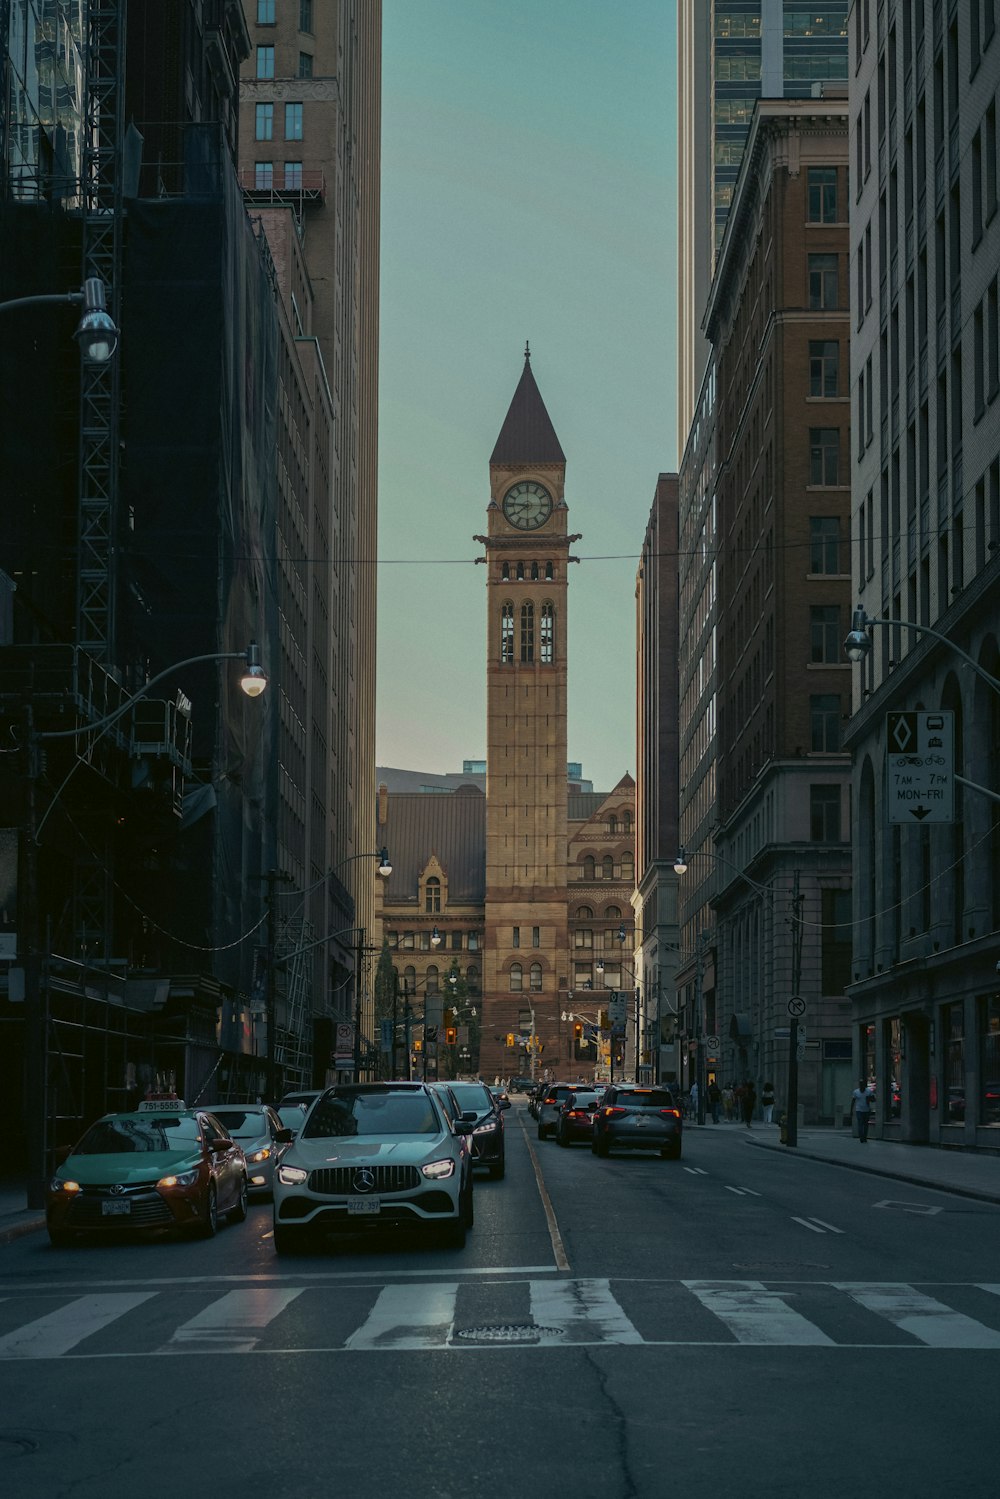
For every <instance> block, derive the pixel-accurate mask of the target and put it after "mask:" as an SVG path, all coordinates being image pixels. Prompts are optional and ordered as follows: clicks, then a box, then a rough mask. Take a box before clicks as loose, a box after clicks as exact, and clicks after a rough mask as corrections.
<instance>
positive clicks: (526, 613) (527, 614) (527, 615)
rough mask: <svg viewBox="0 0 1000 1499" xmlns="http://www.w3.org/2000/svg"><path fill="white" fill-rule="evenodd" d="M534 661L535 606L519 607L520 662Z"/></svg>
mask: <svg viewBox="0 0 1000 1499" xmlns="http://www.w3.org/2000/svg"><path fill="white" fill-rule="evenodd" d="M534 659H535V606H534V604H522V605H521V660H522V661H534Z"/></svg>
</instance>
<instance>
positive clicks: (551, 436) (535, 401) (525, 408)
mask: <svg viewBox="0 0 1000 1499" xmlns="http://www.w3.org/2000/svg"><path fill="white" fill-rule="evenodd" d="M565 462H566V455H565V454H564V452H563V450H562V448H561V447H560V446H559V439H558V437H557V436H556V430H555V428H554V427H553V425H552V422H551V420H550V419H549V413H548V412H547V411H546V409H545V402H544V401H543V400H542V398H541V396H540V395H539V394H538V386H537V385H536V384H535V377H534V375H533V374H532V373H531V350H530V349H529V348H528V346H527V344H525V346H524V369H523V370H522V371H521V378H520V380H519V381H518V386H517V389H516V390H515V392H514V399H513V400H512V401H511V403H510V407H509V409H508V412H507V415H506V417H505V418H504V424H503V426H502V427H501V428H500V436H499V437H498V438H497V442H496V447H495V448H494V449H493V456H492V458H491V459H490V464H491V466H492V465H498V466H501V467H511V468H520V467H524V468H530V467H531V465H532V464H534V463H565Z"/></svg>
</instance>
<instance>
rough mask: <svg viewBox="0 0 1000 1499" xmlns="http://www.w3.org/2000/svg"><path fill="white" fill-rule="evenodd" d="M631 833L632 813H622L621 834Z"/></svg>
mask: <svg viewBox="0 0 1000 1499" xmlns="http://www.w3.org/2000/svg"><path fill="white" fill-rule="evenodd" d="M631 831H632V813H631V812H623V813H622V832H623V833H631Z"/></svg>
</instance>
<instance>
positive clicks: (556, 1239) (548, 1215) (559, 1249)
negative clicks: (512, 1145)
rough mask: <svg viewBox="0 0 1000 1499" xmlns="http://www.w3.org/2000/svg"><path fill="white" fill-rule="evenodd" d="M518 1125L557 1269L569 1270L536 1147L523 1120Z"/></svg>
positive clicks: (567, 1258)
mask: <svg viewBox="0 0 1000 1499" xmlns="http://www.w3.org/2000/svg"><path fill="white" fill-rule="evenodd" d="M518 1123H519V1124H520V1126H521V1133H522V1134H523V1135H524V1143H525V1145H527V1147H528V1154H529V1156H530V1157H531V1164H532V1167H533V1168H534V1172H535V1185H536V1186H537V1188H538V1195H539V1197H540V1198H541V1199H542V1207H543V1208H544V1209H545V1222H546V1223H547V1224H548V1228H549V1238H550V1239H551V1241H552V1254H553V1256H554V1258H555V1262H556V1269H557V1270H568V1269H569V1256H568V1255H567V1253H566V1248H565V1245H564V1244H563V1241H562V1234H561V1233H560V1232H559V1224H558V1223H557V1221H556V1213H555V1208H554V1207H553V1206H552V1203H551V1201H550V1199H549V1194H548V1190H547V1188H546V1186H545V1182H544V1180H543V1179H542V1168H541V1166H540V1165H539V1164H538V1155H537V1153H536V1151H535V1147H534V1146H533V1145H532V1143H531V1141H530V1140H529V1138H528V1131H527V1129H526V1128H525V1125H524V1120H523V1118H522V1119H519V1120H518Z"/></svg>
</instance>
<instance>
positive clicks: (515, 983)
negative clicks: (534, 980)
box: [510, 963, 524, 994]
mask: <svg viewBox="0 0 1000 1499" xmlns="http://www.w3.org/2000/svg"><path fill="white" fill-rule="evenodd" d="M523 987H524V983H523V980H522V976H521V965H520V963H512V964H511V965H510V992H511V994H520V992H521V990H522V989H523Z"/></svg>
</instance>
